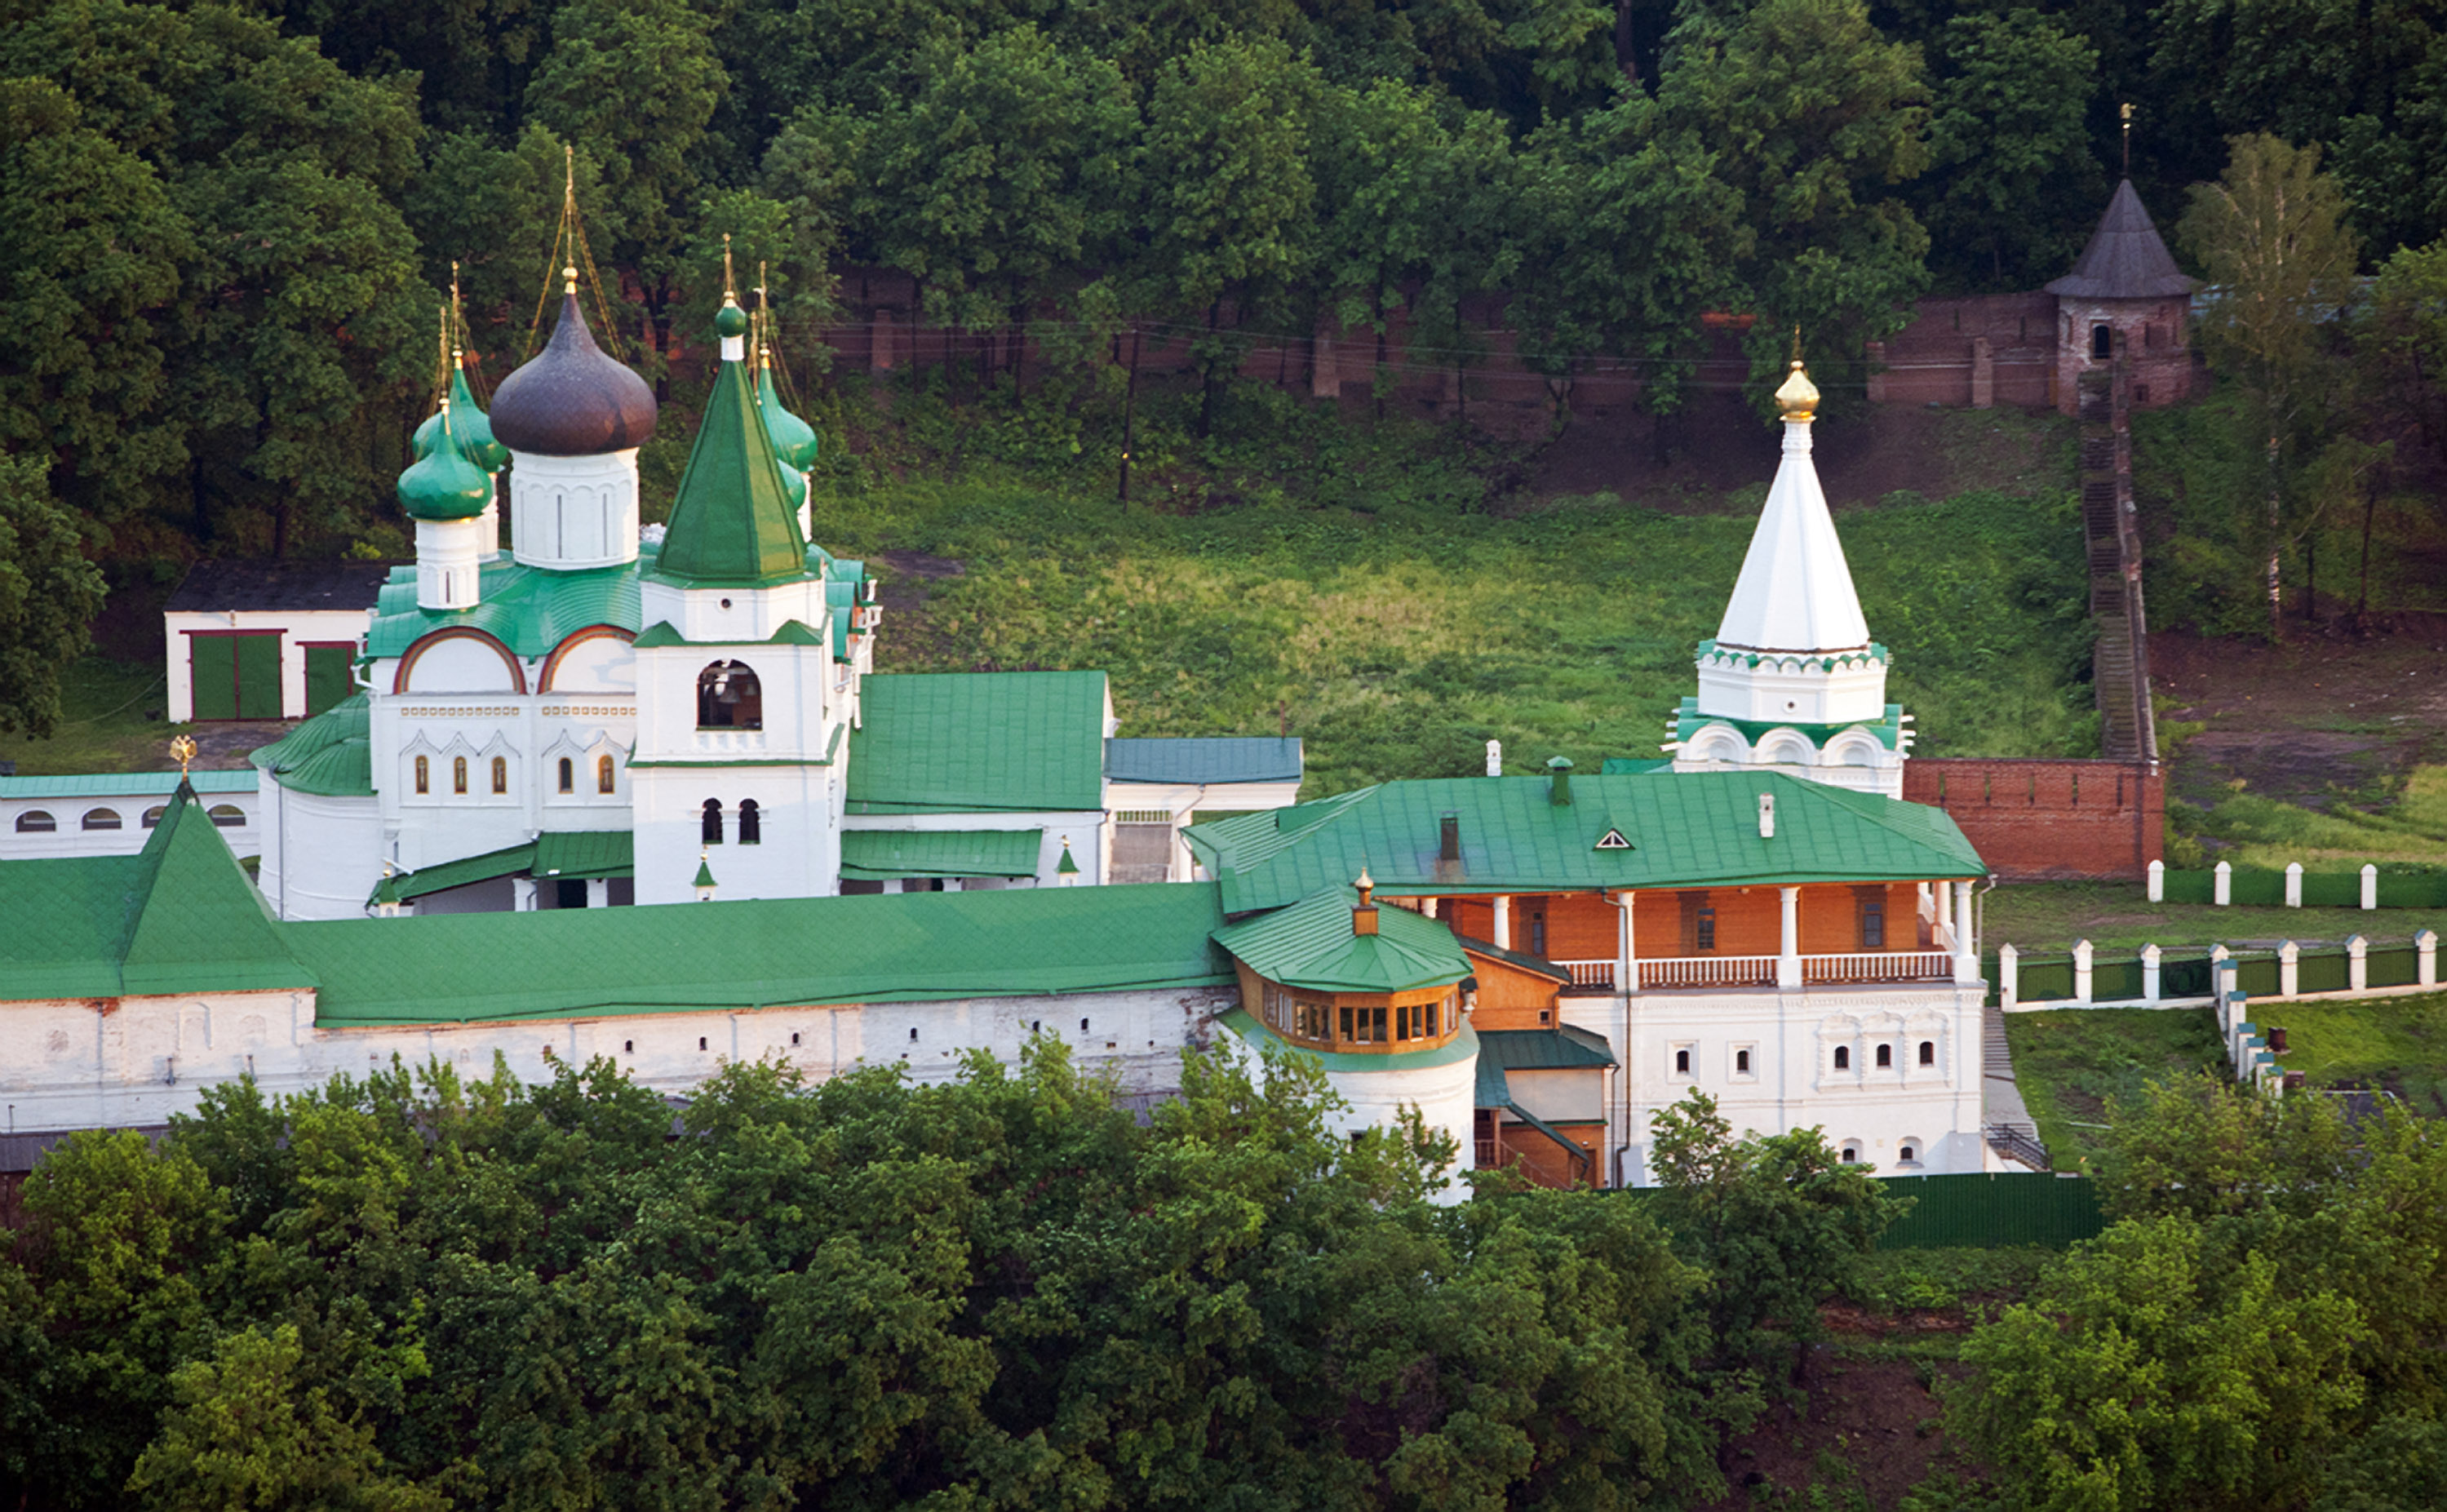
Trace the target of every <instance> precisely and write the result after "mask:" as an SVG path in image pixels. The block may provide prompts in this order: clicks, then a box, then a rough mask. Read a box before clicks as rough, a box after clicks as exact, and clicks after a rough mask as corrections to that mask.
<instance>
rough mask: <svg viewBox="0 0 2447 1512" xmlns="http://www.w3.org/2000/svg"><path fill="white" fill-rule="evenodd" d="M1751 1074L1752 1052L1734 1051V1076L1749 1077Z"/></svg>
mask: <svg viewBox="0 0 2447 1512" xmlns="http://www.w3.org/2000/svg"><path fill="white" fill-rule="evenodd" d="M1750 1073H1751V1052H1750V1051H1748V1050H1736V1051H1734V1074H1735V1075H1736V1076H1748V1075H1749V1074H1750Z"/></svg>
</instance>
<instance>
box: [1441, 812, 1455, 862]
mask: <svg viewBox="0 0 2447 1512" xmlns="http://www.w3.org/2000/svg"><path fill="white" fill-rule="evenodd" d="M1436 860H1442V861H1457V860H1461V816H1460V815H1458V814H1447V815H1446V816H1445V817H1444V819H1443V821H1442V822H1440V823H1439V824H1438V825H1437V827H1436Z"/></svg>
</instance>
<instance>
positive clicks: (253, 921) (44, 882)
mask: <svg viewBox="0 0 2447 1512" xmlns="http://www.w3.org/2000/svg"><path fill="white" fill-rule="evenodd" d="M0 917H6V918H7V919H8V920H9V925H8V928H6V929H0V984H5V986H6V989H7V992H8V995H9V996H10V997H16V998H31V997H115V996H119V995H121V994H123V993H177V992H247V991H275V990H280V989H288V988H301V987H313V985H315V977H314V973H313V972H311V971H309V970H308V969H307V968H305V967H304V966H301V965H299V964H298V962H297V960H296V959H295V957H294V956H293V955H292V954H290V953H289V951H288V949H287V947H286V944H285V942H284V940H283V938H282V926H281V925H279V924H278V923H276V922H275V921H274V919H273V917H272V914H271V911H270V910H269V909H267V908H265V907H264V903H263V895H262V894H260V893H258V892H256V889H255V884H254V883H253V882H251V881H249V880H248V879H247V876H246V873H245V872H244V871H242V870H240V869H239V867H238V864H237V858H236V857H233V856H232V855H231V854H230V849H229V845H228V844H227V843H226V842H225V841H222V839H221V838H220V833H219V831H218V830H217V829H215V828H214V827H213V823H212V821H211V819H210V818H209V817H207V816H206V815H205V814H204V813H203V811H202V809H201V806H200V802H199V800H198V799H197V797H196V795H195V793H194V791H193V790H192V789H182V790H180V792H178V793H177V794H175V795H173V796H172V798H171V800H170V802H169V803H168V804H167V805H166V806H165V808H164V809H163V811H162V815H161V822H160V823H159V824H157V825H155V826H154V829H153V833H152V835H151V836H150V837H148V838H147V839H146V841H145V842H144V848H143V850H142V851H140V852H138V853H137V854H136V855H133V856H101V857H71V858H67V859H65V860H35V861H10V862H8V863H6V864H0ZM1210 927H1211V926H1210Z"/></svg>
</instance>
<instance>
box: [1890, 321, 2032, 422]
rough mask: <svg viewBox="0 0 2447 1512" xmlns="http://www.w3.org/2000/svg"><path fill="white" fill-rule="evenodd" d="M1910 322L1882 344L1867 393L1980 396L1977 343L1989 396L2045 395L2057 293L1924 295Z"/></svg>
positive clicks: (1956, 399)
mask: <svg viewBox="0 0 2447 1512" xmlns="http://www.w3.org/2000/svg"><path fill="white" fill-rule="evenodd" d="M1913 308H1914V311H1915V314H1914V317H1913V319H1912V323H1911V324H1910V325H1908V326H1906V327H1905V328H1904V329H1903V330H1901V331H1896V332H1895V333H1894V335H1893V336H1891V337H1889V338H1887V341H1886V342H1885V343H1884V353H1885V357H1884V360H1885V363H1886V370H1885V371H1884V372H1881V373H1879V374H1877V375H1876V376H1874V377H1873V378H1871V379H1870V390H1869V397H1870V398H1871V399H1872V400H1876V401H1882V402H1884V403H1887V404H1896V405H1925V404H1931V403H1935V404H1941V405H1946V406H1952V407H1956V408H1961V407H1963V406H1967V405H1972V404H1975V403H1978V402H1979V399H1978V396H1977V395H1976V394H1975V392H1974V388H1973V380H1974V378H1975V376H1976V375H1977V371H1978V369H1979V366H1980V361H1981V355H1982V344H1983V343H1984V344H1985V348H1986V361H1987V367H1988V372H1989V382H1990V385H1991V388H1990V391H1989V394H1988V400H1987V402H1988V403H1990V404H1999V405H2021V406H2027V407H2031V408H2038V407H2039V406H2044V405H2046V404H2048V403H2049V402H2050V399H2051V398H2052V396H2053V394H2052V390H2053V381H2054V378H2055V371H2056V366H2057V329H2058V323H2057V296H2056V295H2054V294H2051V293H2026V294H1983V295H1977V296H1973V297H1970V298H1963V299H1924V300H1922V301H1921V302H1920V303H1919V304H1918V305H1916V306H1914V307H1913Z"/></svg>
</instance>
